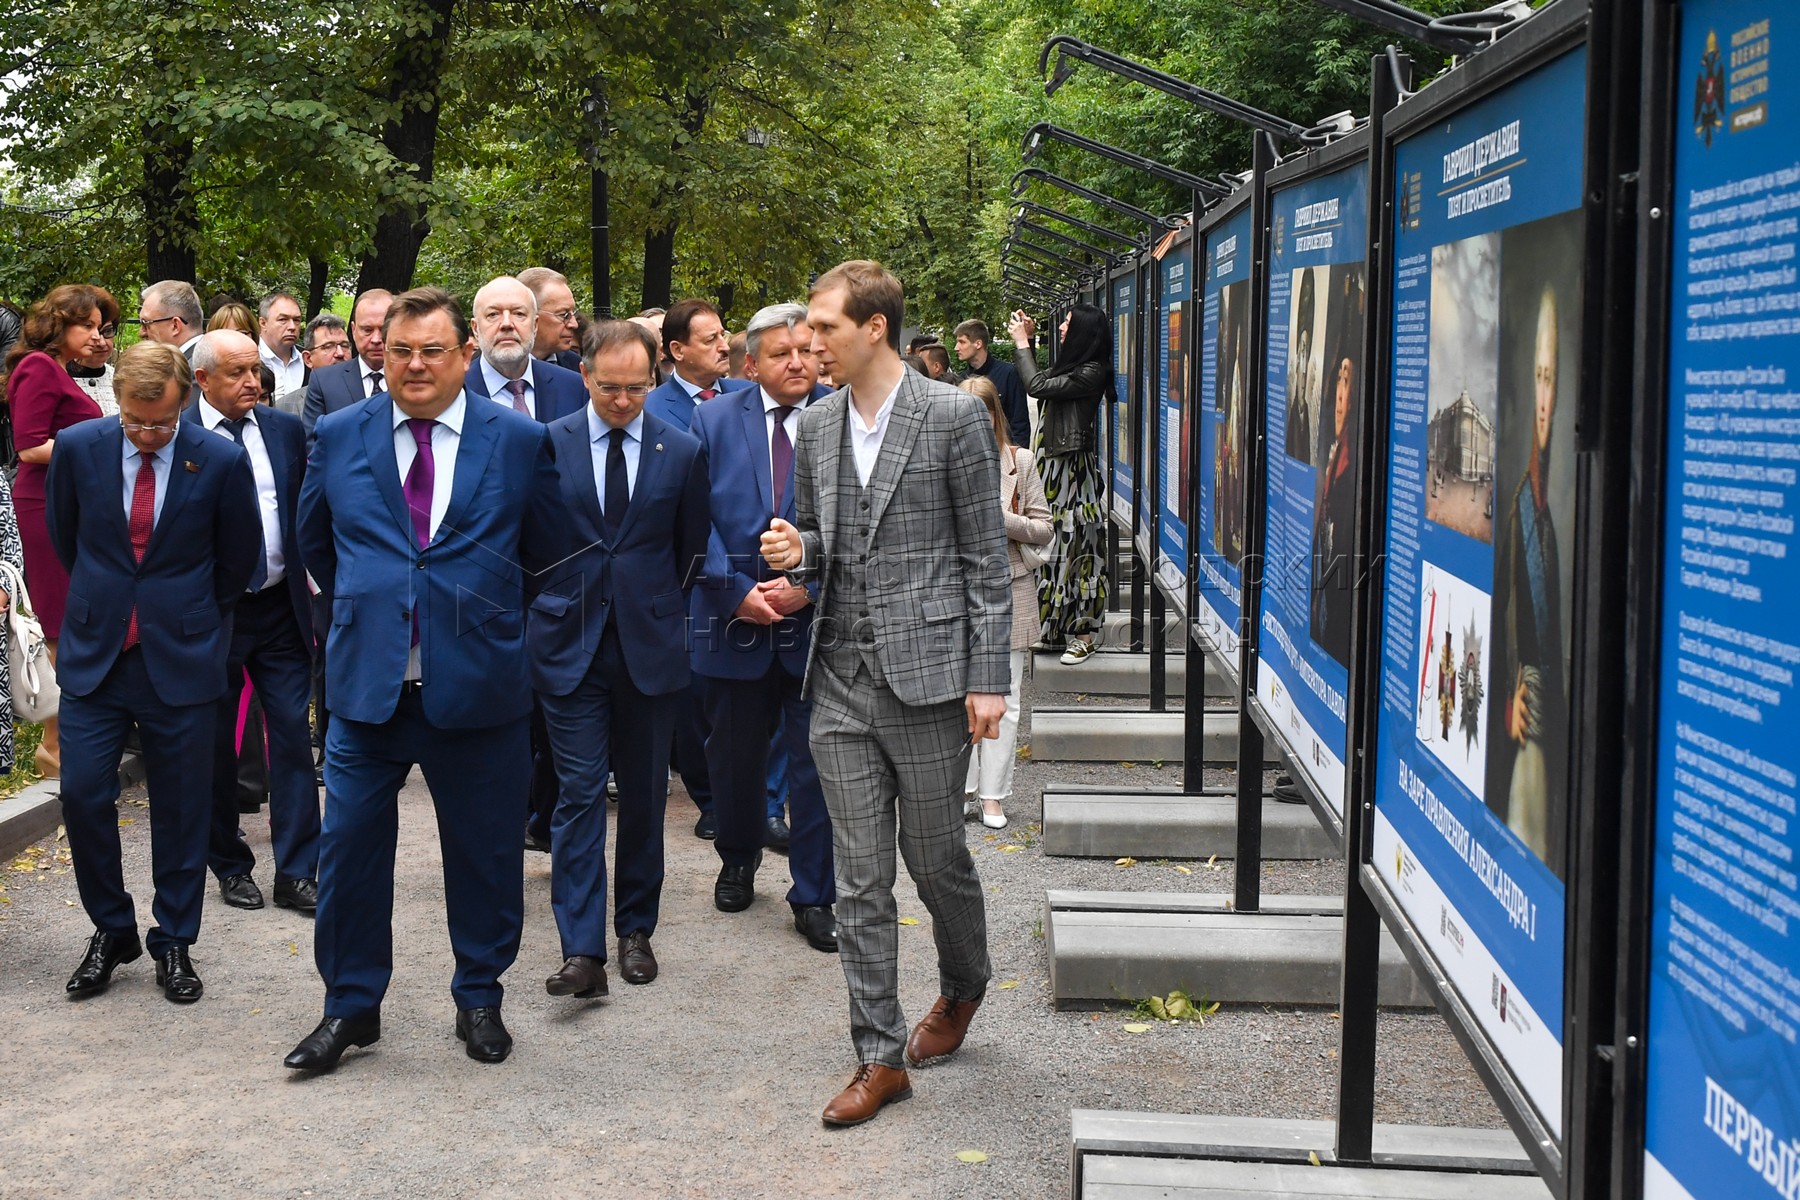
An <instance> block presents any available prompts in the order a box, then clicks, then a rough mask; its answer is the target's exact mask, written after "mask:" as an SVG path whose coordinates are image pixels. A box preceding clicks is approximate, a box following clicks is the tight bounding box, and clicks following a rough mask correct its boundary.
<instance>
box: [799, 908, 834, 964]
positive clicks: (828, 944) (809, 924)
mask: <svg viewBox="0 0 1800 1200" xmlns="http://www.w3.org/2000/svg"><path fill="white" fill-rule="evenodd" d="M794 928H795V929H798V930H799V931H800V932H801V934H802V935H803V936H804V937H805V938H806V944H807V945H809V946H811V947H812V948H813V949H814V950H822V951H824V952H825V953H826V954H836V953H837V949H838V939H837V914H836V913H834V912H832V911H831V905H829V904H808V905H805V906H803V907H800V908H796V909H795V910H794Z"/></svg>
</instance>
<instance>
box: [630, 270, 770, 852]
mask: <svg viewBox="0 0 1800 1200" xmlns="http://www.w3.org/2000/svg"><path fill="white" fill-rule="evenodd" d="M662 349H663V354H664V355H665V356H666V357H667V358H668V360H669V361H670V362H671V363H673V364H674V370H672V371H671V372H670V373H669V378H668V379H667V380H666V381H664V382H663V383H662V384H661V385H660V386H658V387H657V388H656V390H655V391H653V392H651V393H650V398H649V399H648V400H646V401H645V402H644V411H645V412H647V413H649V414H651V415H652V416H654V417H659V418H661V419H662V420H664V421H667V422H668V423H669V424H671V425H673V426H675V427H676V428H678V429H686V428H688V427H689V426H690V425H691V424H692V423H693V419H694V410H695V409H696V408H698V407H699V406H700V405H702V404H704V403H706V401H708V400H711V399H712V398H713V397H714V396H718V395H723V394H724V393H726V392H730V391H736V390H738V389H741V388H753V387H755V384H753V383H751V382H750V381H749V380H748V379H732V378H730V377H729V372H730V370H731V339H729V338H728V337H726V336H725V322H724V320H723V319H722V318H721V317H720V316H719V310H718V309H716V308H714V307H713V306H712V305H710V304H708V303H707V302H706V301H704V300H691V299H690V300H680V301H677V302H676V304H675V307H673V308H671V309H670V310H669V311H668V312H667V313H664V314H663V318H662ZM706 737H707V729H706V713H705V701H704V700H703V698H702V697H701V695H700V689H699V688H698V687H693V688H689V689H688V693H687V695H685V696H684V697H682V700H681V705H680V708H679V710H678V711H677V712H676V715H675V753H674V763H675V770H676V772H677V773H678V774H680V776H681V783H682V786H683V787H685V788H686V789H687V793H688V796H689V797H690V798H691V799H692V800H693V801H694V807H695V808H698V809H699V810H700V818H699V820H697V821H695V822H694V835H695V836H696V837H701V838H708V839H710V838H712V837H714V836H715V835H716V833H717V831H718V823H717V818H716V816H715V815H714V812H713V794H712V782H711V780H710V779H708V777H707V766H706Z"/></svg>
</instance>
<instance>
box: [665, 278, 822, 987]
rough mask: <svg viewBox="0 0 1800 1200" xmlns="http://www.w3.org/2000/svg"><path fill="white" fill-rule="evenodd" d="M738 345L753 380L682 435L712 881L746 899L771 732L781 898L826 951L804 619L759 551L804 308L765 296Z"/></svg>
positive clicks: (789, 494) (729, 897) (744, 903)
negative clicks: (780, 761)
mask: <svg viewBox="0 0 1800 1200" xmlns="http://www.w3.org/2000/svg"><path fill="white" fill-rule="evenodd" d="M746 332H747V333H748V335H749V344H748V347H747V348H748V352H749V355H750V357H751V358H752V359H753V361H754V362H755V364H756V379H757V382H758V384H759V385H760V386H758V387H755V388H747V389H744V390H742V391H737V392H733V393H731V394H730V395H729V396H726V397H723V398H721V399H719V400H716V401H714V402H713V403H711V404H705V405H702V406H701V407H700V408H699V409H697V410H696V411H695V413H694V425H693V431H694V435H695V436H696V437H698V438H699V439H700V445H701V448H702V450H703V451H704V453H705V455H706V462H707V470H708V475H709V478H710V481H711V486H712V514H713V517H712V538H711V541H710V544H709V546H708V549H707V559H706V574H705V578H704V581H703V584H702V586H701V587H700V588H699V589H698V590H696V591H695V593H694V599H693V604H692V611H693V631H694V632H693V638H692V646H693V650H692V656H693V664H694V671H695V672H696V673H697V674H698V675H700V676H702V677H703V689H702V690H703V692H704V695H705V700H706V717H707V722H708V724H709V726H710V728H711V731H712V732H711V736H710V737H708V739H707V742H706V755H707V766H708V768H709V769H710V771H711V774H712V784H713V804H714V807H715V811H716V812H717V814H718V819H719V836H718V838H717V840H716V842H715V845H716V846H717V848H718V851H719V858H720V860H721V862H722V863H723V864H724V865H723V866H722V867H721V869H720V871H719V878H718V881H717V882H716V883H715V884H714V885H713V904H714V905H715V906H716V907H717V908H719V909H720V910H721V911H723V912H741V911H742V910H744V909H745V908H748V907H749V906H750V902H751V899H752V897H753V885H754V883H755V878H756V869H757V867H758V865H759V864H760V863H761V861H762V846H763V842H764V836H765V832H766V825H767V817H766V814H767V796H768V760H769V748H770V745H769V741H770V735H771V734H772V733H773V732H774V731H775V729H776V728H777V727H779V728H780V730H781V733H782V738H783V747H784V749H785V750H786V751H787V790H788V805H789V810H790V814H791V817H792V825H791V833H790V837H789V846H788V869H789V871H790V872H791V873H792V875H793V880H794V884H793V886H792V887H791V888H789V889H788V895H787V899H788V904H789V905H790V906H791V907H792V908H793V910H794V927H795V928H796V929H798V930H799V931H800V933H801V934H802V935H803V936H804V937H805V938H806V940H807V941H808V942H809V943H810V944H811V945H812V946H813V948H814V949H817V950H823V951H826V952H828V953H834V952H836V950H837V922H836V920H835V918H834V916H833V912H832V905H833V903H834V902H835V900H836V889H835V887H834V885H833V882H832V863H831V821H830V818H829V817H828V816H827V815H826V812H825V795H824V792H823V791H821V790H820V787H819V774H818V771H817V769H816V768H815V767H814V766H813V758H812V750H811V748H810V747H809V746H808V744H807V738H808V734H809V730H810V728H811V716H812V713H811V705H810V704H808V703H807V701H806V700H805V698H804V697H803V696H802V694H801V684H802V681H803V680H804V679H805V676H806V650H807V643H808V639H809V636H810V633H811V628H812V608H811V604H812V600H811V597H809V596H808V594H807V591H806V589H805V588H804V587H799V586H796V585H794V584H792V583H790V582H789V580H788V579H787V577H786V576H785V575H782V574H779V573H777V572H774V571H772V570H770V569H769V567H768V565H767V564H766V563H765V562H764V561H763V558H762V554H761V551H760V547H761V538H762V533H763V531H764V530H765V529H767V528H768V525H769V521H770V520H771V519H772V518H773V517H781V518H783V519H784V520H788V521H792V520H793V511H794V486H793V483H794V444H793V436H792V435H793V430H790V429H789V426H790V425H792V426H794V427H795V429H796V430H797V428H798V425H799V417H800V413H801V412H802V410H804V408H805V407H806V405H807V404H808V403H809V401H810V398H811V394H812V390H813V386H814V383H815V382H816V381H817V379H818V366H817V363H816V361H815V360H814V358H813V354H812V329H811V328H810V327H809V326H808V325H807V324H806V308H805V307H804V306H803V305H799V304H776V305H772V306H770V307H768V308H765V309H763V310H762V311H760V312H758V313H757V314H756V315H755V316H754V317H752V318H751V319H750V324H749V326H748V327H747V330H746Z"/></svg>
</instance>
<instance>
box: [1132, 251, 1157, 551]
mask: <svg viewBox="0 0 1800 1200" xmlns="http://www.w3.org/2000/svg"><path fill="white" fill-rule="evenodd" d="M1155 271H1156V263H1155V262H1151V263H1149V264H1148V268H1147V270H1146V272H1145V274H1144V275H1143V276H1141V277H1140V278H1142V279H1143V280H1144V282H1143V283H1142V284H1141V285H1140V287H1139V289H1138V292H1139V300H1140V304H1139V308H1140V309H1141V310H1143V311H1142V313H1141V317H1148V318H1149V319H1148V320H1147V321H1146V320H1143V319H1140V320H1139V322H1138V328H1137V330H1136V331H1135V333H1136V335H1137V336H1140V337H1142V338H1144V339H1146V340H1145V344H1144V347H1143V352H1142V355H1141V357H1140V358H1139V360H1138V369H1137V377H1136V378H1135V379H1134V380H1133V381H1132V396H1133V398H1134V401H1133V407H1132V410H1131V411H1132V412H1133V413H1134V414H1136V419H1137V437H1138V457H1139V461H1140V463H1141V464H1142V471H1143V473H1142V474H1141V475H1140V476H1139V477H1138V523H1137V536H1138V543H1137V547H1138V554H1139V555H1140V556H1142V558H1143V560H1144V561H1145V562H1146V563H1152V562H1155V561H1156V500H1157V496H1156V468H1157V462H1156V459H1155V457H1154V455H1155V453H1156V444H1155V441H1154V439H1155V434H1154V433H1153V432H1152V426H1153V425H1154V424H1155V422H1156V414H1157V413H1159V412H1161V411H1162V405H1161V404H1160V403H1159V402H1158V401H1157V399H1156V377H1155V371H1156V357H1157V346H1156V315H1157V310H1156V307H1155V305H1156V296H1155V287H1154V284H1155V274H1154V273H1155Z"/></svg>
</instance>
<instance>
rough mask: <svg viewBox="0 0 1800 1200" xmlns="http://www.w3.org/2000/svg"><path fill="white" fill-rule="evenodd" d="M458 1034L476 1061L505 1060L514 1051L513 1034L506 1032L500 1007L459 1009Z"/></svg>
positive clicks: (457, 1012)
mask: <svg viewBox="0 0 1800 1200" xmlns="http://www.w3.org/2000/svg"><path fill="white" fill-rule="evenodd" d="M456 1036H457V1037H459V1038H461V1039H462V1040H463V1044H464V1045H465V1047H466V1048H467V1049H468V1052H469V1057H470V1058H472V1059H474V1060H475V1061H476V1062H484V1063H497V1062H505V1061H506V1056H507V1055H509V1054H511V1053H512V1034H510V1033H508V1032H506V1026H505V1024H503V1023H502V1022H501V1020H500V1009H499V1008H498V1007H495V1008H459V1009H457V1010H456Z"/></svg>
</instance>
